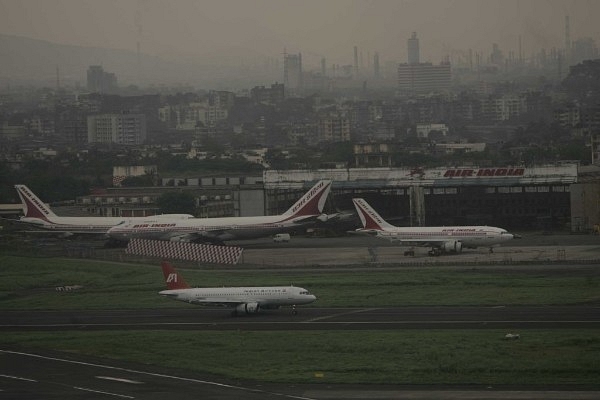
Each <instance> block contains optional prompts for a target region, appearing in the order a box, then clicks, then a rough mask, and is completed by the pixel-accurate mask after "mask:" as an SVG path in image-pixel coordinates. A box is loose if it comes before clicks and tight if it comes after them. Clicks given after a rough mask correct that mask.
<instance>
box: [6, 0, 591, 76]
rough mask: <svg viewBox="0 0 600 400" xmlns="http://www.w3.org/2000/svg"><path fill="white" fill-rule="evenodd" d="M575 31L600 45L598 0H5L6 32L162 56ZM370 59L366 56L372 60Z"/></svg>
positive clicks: (432, 57) (558, 42)
mask: <svg viewBox="0 0 600 400" xmlns="http://www.w3.org/2000/svg"><path fill="white" fill-rule="evenodd" d="M566 15H568V16H569V18H570V25H571V39H577V38H581V37H592V38H594V40H596V42H597V44H599V45H600V24H599V23H598V17H599V16H600V0H404V1H402V0H293V1H292V0H0V33H4V34H11V35H18V36H25V37H30V38H35V39H45V40H48V41H51V42H57V43H62V44H73V45H84V46H93V47H108V48H117V49H130V50H135V48H136V42H137V41H138V40H139V41H140V43H141V49H142V52H144V53H147V54H151V55H158V56H163V57H180V58H182V57H185V58H194V59H210V58H213V57H216V55H218V56H219V57H220V56H221V55H223V54H226V55H227V56H228V58H229V59H231V60H236V59H238V60H239V59H247V58H248V57H250V56H249V55H251V54H255V53H259V54H262V55H265V56H269V57H281V53H282V52H283V49H284V48H286V49H287V51H288V52H292V53H297V52H301V53H302V55H303V58H304V59H305V60H306V61H305V63H308V64H314V65H317V62H318V60H319V59H320V58H321V57H326V58H327V62H328V64H330V63H339V64H352V62H353V46H355V45H356V46H358V47H359V50H360V51H361V52H362V54H363V56H364V57H365V59H366V58H367V56H369V55H370V56H372V55H373V53H374V52H375V51H377V52H379V53H380V54H381V57H382V59H383V60H396V61H399V62H405V61H406V39H407V38H408V37H409V36H410V33H411V32H412V31H416V32H417V34H418V37H419V39H420V47H421V60H422V61H432V62H434V63H438V62H439V61H440V60H441V58H442V57H443V56H444V55H446V54H448V53H449V51H450V50H468V49H469V48H471V49H473V50H474V51H483V52H485V53H489V52H490V50H491V46H492V43H498V44H499V45H500V47H501V49H502V50H503V51H504V52H505V54H508V51H509V50H512V51H515V52H517V51H518V37H519V35H521V37H522V46H523V53H524V55H528V54H530V53H531V52H532V51H533V50H537V49H539V48H541V47H545V48H547V49H550V48H552V47H560V48H562V47H564V37H565V36H564V26H565V24H564V19H565V16H566ZM365 63H366V61H365Z"/></svg>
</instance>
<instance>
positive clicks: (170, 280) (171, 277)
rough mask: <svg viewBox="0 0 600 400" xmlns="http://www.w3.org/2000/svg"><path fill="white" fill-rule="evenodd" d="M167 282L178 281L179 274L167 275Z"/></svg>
mask: <svg viewBox="0 0 600 400" xmlns="http://www.w3.org/2000/svg"><path fill="white" fill-rule="evenodd" d="M167 283H177V274H169V276H167Z"/></svg>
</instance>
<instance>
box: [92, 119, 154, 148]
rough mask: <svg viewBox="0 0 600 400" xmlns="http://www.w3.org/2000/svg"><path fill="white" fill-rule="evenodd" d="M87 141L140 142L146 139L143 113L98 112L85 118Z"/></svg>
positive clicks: (126, 143) (127, 143) (131, 143)
mask: <svg viewBox="0 0 600 400" xmlns="http://www.w3.org/2000/svg"><path fill="white" fill-rule="evenodd" d="M87 126H88V142H89V143H116V144H125V145H136V144H142V143H144V142H145V141H146V116H145V115H143V114H98V115H89V116H88V118H87Z"/></svg>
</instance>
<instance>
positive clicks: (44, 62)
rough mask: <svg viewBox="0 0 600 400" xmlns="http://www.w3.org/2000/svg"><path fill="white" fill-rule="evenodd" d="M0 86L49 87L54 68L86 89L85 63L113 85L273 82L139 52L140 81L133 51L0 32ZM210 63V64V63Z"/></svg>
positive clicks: (224, 68)
mask: <svg viewBox="0 0 600 400" xmlns="http://www.w3.org/2000/svg"><path fill="white" fill-rule="evenodd" d="M0 60H2V62H0V85H2V86H5V85H7V84H11V85H21V84H33V85H44V86H50V87H53V86H54V85H55V83H56V68H57V67H58V68H59V71H60V79H61V82H63V83H64V84H70V85H74V84H76V83H79V85H80V86H82V87H85V86H86V72H87V69H88V67H89V66H90V65H102V66H103V67H104V70H105V71H107V72H112V73H115V74H116V75H117V80H118V85H119V86H127V85H130V84H137V83H138V81H141V83H142V85H144V86H146V85H149V84H154V85H161V84H165V85H175V84H190V85H194V86H197V87H204V88H219V87H223V86H226V87H231V86H233V87H251V86H254V85H258V84H265V79H266V82H269V81H271V79H273V80H276V79H277V76H274V77H273V78H270V77H268V76H266V75H265V71H259V70H256V71H251V70H249V69H248V68H247V67H245V68H244V69H243V71H242V70H240V69H238V68H237V67H227V66H223V65H216V62H215V65H210V63H209V62H207V63H206V65H199V64H197V63H191V62H184V61H179V60H163V59H161V58H158V57H154V56H149V55H146V54H141V56H140V65H141V68H140V74H139V75H140V78H141V79H138V61H137V55H136V53H135V52H134V51H129V50H117V49H105V48H98V47H81V46H71V45H64V44H57V43H52V42H48V41H45V40H37V39H29V38H25V37H19V36H11V35H3V34H0ZM209 61H210V60H209Z"/></svg>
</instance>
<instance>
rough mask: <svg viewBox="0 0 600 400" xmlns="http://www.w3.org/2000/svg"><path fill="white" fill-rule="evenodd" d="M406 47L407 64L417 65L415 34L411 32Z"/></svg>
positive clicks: (417, 45) (417, 51)
mask: <svg viewBox="0 0 600 400" xmlns="http://www.w3.org/2000/svg"><path fill="white" fill-rule="evenodd" d="M407 47H408V63H409V64H418V63H419V62H420V61H419V39H417V32H413V33H412V35H411V36H410V38H409V39H408V40H407Z"/></svg>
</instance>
